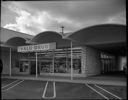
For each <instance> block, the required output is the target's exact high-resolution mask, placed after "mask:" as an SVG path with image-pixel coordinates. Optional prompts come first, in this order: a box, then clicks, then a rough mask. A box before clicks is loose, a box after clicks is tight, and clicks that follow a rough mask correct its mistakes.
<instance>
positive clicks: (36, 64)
mask: <svg viewBox="0 0 128 100" xmlns="http://www.w3.org/2000/svg"><path fill="white" fill-rule="evenodd" d="M37 74H38V61H37V52H36V78H37Z"/></svg>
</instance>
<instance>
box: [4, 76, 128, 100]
mask: <svg viewBox="0 0 128 100" xmlns="http://www.w3.org/2000/svg"><path fill="white" fill-rule="evenodd" d="M2 99H126V87H125V86H108V85H97V84H87V83H85V84H83V83H81V84H80V83H68V82H55V81H39V80H21V79H20V80H19V79H7V78H3V79H2Z"/></svg>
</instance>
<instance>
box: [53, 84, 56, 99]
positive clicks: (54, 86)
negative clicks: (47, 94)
mask: <svg viewBox="0 0 128 100" xmlns="http://www.w3.org/2000/svg"><path fill="white" fill-rule="evenodd" d="M53 88H54V96H53V97H54V98H56V85H55V82H53Z"/></svg>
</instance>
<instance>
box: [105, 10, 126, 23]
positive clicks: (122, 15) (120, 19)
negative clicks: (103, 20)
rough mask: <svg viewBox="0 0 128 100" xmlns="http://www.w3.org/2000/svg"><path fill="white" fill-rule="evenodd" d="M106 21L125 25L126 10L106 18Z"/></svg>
mask: <svg viewBox="0 0 128 100" xmlns="http://www.w3.org/2000/svg"><path fill="white" fill-rule="evenodd" d="M107 23H116V24H124V25H126V12H122V13H119V14H116V15H114V16H111V17H109V18H108V20H107Z"/></svg>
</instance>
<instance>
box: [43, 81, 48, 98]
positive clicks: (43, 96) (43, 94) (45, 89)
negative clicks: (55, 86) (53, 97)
mask: <svg viewBox="0 0 128 100" xmlns="http://www.w3.org/2000/svg"><path fill="white" fill-rule="evenodd" d="M47 86H48V81H47V83H46V85H45V88H44V92H43V95H42V98H45V93H46V90H47Z"/></svg>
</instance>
